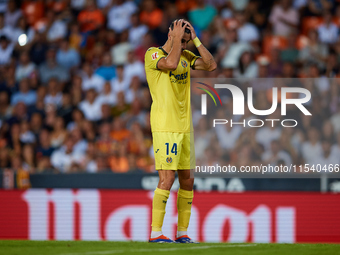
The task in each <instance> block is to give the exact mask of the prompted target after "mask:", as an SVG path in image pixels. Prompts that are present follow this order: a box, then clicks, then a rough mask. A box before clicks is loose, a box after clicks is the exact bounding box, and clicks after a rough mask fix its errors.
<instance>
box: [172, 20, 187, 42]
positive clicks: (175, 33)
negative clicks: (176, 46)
mask: <svg viewBox="0 0 340 255" xmlns="http://www.w3.org/2000/svg"><path fill="white" fill-rule="evenodd" d="M183 24H184V25H183ZM186 27H187V24H185V23H184V20H183V19H179V20H175V21H174V28H173V29H171V28H170V36H172V37H173V38H179V39H180V40H181V39H182V38H183V36H184V31H185V28H186Z"/></svg>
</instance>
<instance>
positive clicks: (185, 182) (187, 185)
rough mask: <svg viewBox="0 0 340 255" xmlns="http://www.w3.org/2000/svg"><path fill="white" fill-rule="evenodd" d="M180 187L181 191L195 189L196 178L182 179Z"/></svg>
mask: <svg viewBox="0 0 340 255" xmlns="http://www.w3.org/2000/svg"><path fill="white" fill-rule="evenodd" d="M179 186H180V188H181V189H184V190H192V189H193V187H194V178H188V179H181V180H180V182H179Z"/></svg>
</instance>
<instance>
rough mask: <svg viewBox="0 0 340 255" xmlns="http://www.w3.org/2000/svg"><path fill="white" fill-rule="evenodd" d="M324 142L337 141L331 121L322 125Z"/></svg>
mask: <svg viewBox="0 0 340 255" xmlns="http://www.w3.org/2000/svg"><path fill="white" fill-rule="evenodd" d="M322 140H327V141H336V136H335V133H334V129H333V125H332V122H331V121H330V120H326V121H325V122H324V123H323V125H322ZM339 156H340V155H339Z"/></svg>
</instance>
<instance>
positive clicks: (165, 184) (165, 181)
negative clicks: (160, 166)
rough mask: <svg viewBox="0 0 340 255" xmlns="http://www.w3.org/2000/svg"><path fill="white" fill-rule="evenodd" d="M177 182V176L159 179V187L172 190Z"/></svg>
mask: <svg viewBox="0 0 340 255" xmlns="http://www.w3.org/2000/svg"><path fill="white" fill-rule="evenodd" d="M174 181H175V176H167V177H166V178H165V177H161V178H160V179H159V183H158V187H159V188H160V189H165V190H170V189H171V187H172V185H173V183H174Z"/></svg>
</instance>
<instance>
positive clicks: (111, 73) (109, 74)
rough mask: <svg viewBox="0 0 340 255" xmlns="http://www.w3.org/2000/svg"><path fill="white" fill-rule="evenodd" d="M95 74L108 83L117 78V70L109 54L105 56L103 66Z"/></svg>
mask: <svg viewBox="0 0 340 255" xmlns="http://www.w3.org/2000/svg"><path fill="white" fill-rule="evenodd" d="M95 73H96V74H98V75H99V76H101V77H102V78H104V79H105V80H106V81H109V80H111V79H113V78H115V77H116V68H115V66H114V65H113V64H112V59H111V55H110V53H109V52H106V53H104V54H103V56H102V61H101V65H100V67H98V68H97V70H96V72H95Z"/></svg>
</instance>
